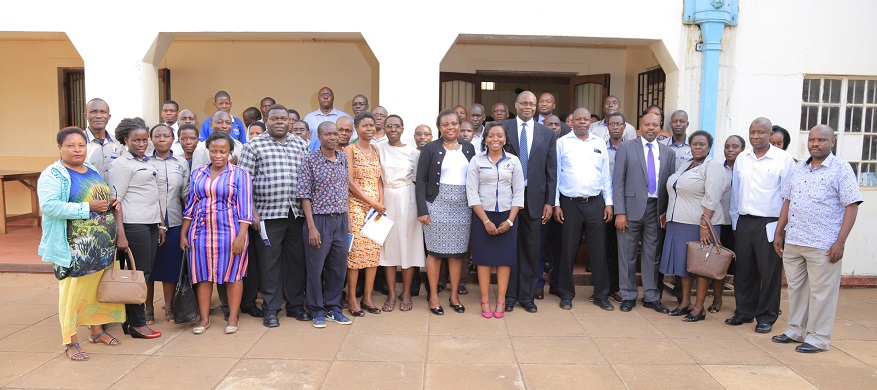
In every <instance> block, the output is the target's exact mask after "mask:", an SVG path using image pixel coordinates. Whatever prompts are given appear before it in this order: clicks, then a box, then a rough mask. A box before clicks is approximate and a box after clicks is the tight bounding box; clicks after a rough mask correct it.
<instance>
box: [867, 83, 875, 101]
mask: <svg viewBox="0 0 877 390" xmlns="http://www.w3.org/2000/svg"><path fill="white" fill-rule="evenodd" d="M865 103H871V104H874V103H877V80H868V82H867V84H866V86H865Z"/></svg>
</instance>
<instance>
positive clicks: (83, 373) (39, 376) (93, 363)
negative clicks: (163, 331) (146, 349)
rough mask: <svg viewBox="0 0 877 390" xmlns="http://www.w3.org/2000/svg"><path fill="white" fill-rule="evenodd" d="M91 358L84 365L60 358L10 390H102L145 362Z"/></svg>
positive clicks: (116, 357) (132, 358)
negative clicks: (39, 388)
mask: <svg viewBox="0 0 877 390" xmlns="http://www.w3.org/2000/svg"><path fill="white" fill-rule="evenodd" d="M90 355H91V358H90V359H89V360H88V361H87V362H71V361H70V359H68V358H67V356H65V355H63V354H62V355H59V356H57V357H55V358H54V359H52V360H50V361H49V362H47V363H46V364H44V365H42V366H40V367H38V368H37V369H35V370H33V371H31V372H30V373H28V374H27V375H25V376H23V377H21V378H19V379H17V380H15V381H13V382H12V383H10V384H9V387H15V388H23V387H42V388H47V387H48V388H54V389H105V388H108V387H110V386H112V385H113V384H114V383H116V382H118V381H119V379H121V378H122V377H124V376H125V375H127V374H128V372H129V371H130V370H131V369H133V368H134V367H136V366H137V365H139V364H140V363H141V362H143V361H144V360H146V358H147V357H146V356H143V355H97V354H90ZM71 364H76V366H71ZM73 367H75V369H74V368H73Z"/></svg>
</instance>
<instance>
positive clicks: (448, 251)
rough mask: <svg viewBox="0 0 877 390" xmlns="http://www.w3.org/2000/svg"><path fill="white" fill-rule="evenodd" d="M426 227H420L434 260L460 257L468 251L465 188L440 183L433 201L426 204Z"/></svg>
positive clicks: (468, 223)
mask: <svg viewBox="0 0 877 390" xmlns="http://www.w3.org/2000/svg"><path fill="white" fill-rule="evenodd" d="M426 207H427V210H428V211H429V220H430V224H429V225H423V234H424V236H425V241H426V252H427V253H429V254H430V255H433V256H436V257H446V258H455V257H463V256H464V255H465V254H466V252H468V250H469V225H470V223H471V221H472V220H471V217H470V211H469V203H468V202H467V201H466V186H458V185H451V184H439V193H438V196H436V198H435V201H434V202H432V203H430V202H426Z"/></svg>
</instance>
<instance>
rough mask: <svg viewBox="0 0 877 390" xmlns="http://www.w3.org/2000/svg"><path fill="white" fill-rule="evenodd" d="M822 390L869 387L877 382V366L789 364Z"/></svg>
mask: <svg viewBox="0 0 877 390" xmlns="http://www.w3.org/2000/svg"><path fill="white" fill-rule="evenodd" d="M789 367H790V368H791V369H792V370H795V372H796V373H798V375H800V376H802V377H803V378H804V379H806V380H808V381H810V383H812V384H813V385H815V386H816V387H818V388H820V389H822V390H847V389H868V388H873V387H874V386H875V384H877V368H874V367H870V366H866V365H862V366H840V367H838V366H800V365H792V366H789Z"/></svg>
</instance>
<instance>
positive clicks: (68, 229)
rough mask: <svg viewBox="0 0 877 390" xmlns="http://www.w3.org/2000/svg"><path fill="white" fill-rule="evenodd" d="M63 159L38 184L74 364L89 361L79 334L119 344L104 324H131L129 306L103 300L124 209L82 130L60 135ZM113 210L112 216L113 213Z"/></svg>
mask: <svg viewBox="0 0 877 390" xmlns="http://www.w3.org/2000/svg"><path fill="white" fill-rule="evenodd" d="M57 141H58V149H59V151H60V155H61V159H60V160H58V161H56V162H55V163H53V164H52V165H50V166H49V167H48V168H46V169H45V170H44V171H43V172H42V174H41V175H40V178H39V181H38V182H37V194H38V196H39V200H40V209H41V210H42V212H43V235H42V238H41V239H40V246H39V250H38V252H39V254H40V256H42V258H43V261H45V262H50V263H53V264H54V271H55V277H57V278H58V280H59V282H58V295H59V299H58V319H59V320H60V322H61V337H62V339H63V343H64V345H65V346H66V348H65V350H64V352H65V353H66V354H67V356H68V357H69V358H70V360H74V361H85V360H88V354H87V353H85V352H84V351H83V350H82V348H81V347H80V346H79V339H78V338H77V337H76V331H77V329H78V328H79V327H80V326H89V327H90V330H91V335H90V337H89V339H88V341H89V342H90V343H93V344H96V343H102V344H106V345H109V346H115V345H119V340H118V339H116V338H115V337H113V336H111V335H110V334H109V333H107V332H106V331H105V330H104V328H103V325H105V324H109V323H113V322H123V321H124V320H125V305H122V304H115V303H101V302H98V301H97V286H98V283H99V282H100V278H101V275H103V273H104V270H105V269H107V268H108V267H110V266H111V265H112V264H113V260H114V259H115V252H116V247H117V245H118V247H119V248H123V249H124V248H125V247H127V242H126V240H125V238H124V237H120V238H119V239H118V244H117V242H116V239H117V237H116V232H117V231H118V230H119V229H120V228H119V225H118V222H117V221H121V220H122V216H121V210H119V208H118V207H116V206H117V205H116V204H115V199H111V196H110V193H111V192H110V188H109V186H108V185H107V183H106V182H104V180H103V179H102V178H101V176H100V174H99V173H98V172H97V171H96V170H95V169H94V167H93V166H91V165H89V164H86V163H85V157H86V150H87V146H86V145H87V143H88V140H87V138H86V135H85V132H83V131H82V129H79V128H77V127H66V128H64V129H61V131H59V132H58V136H57ZM110 210H112V212H110Z"/></svg>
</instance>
